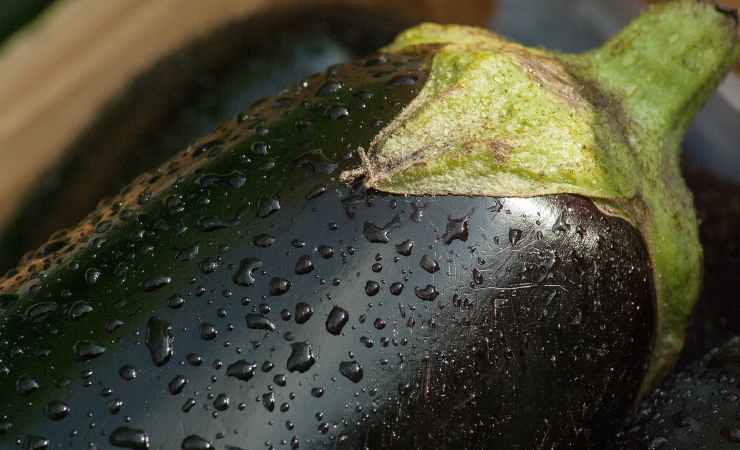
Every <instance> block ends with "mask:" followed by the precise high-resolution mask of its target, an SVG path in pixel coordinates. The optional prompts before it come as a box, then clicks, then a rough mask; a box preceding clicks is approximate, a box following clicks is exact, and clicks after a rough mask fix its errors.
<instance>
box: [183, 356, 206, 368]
mask: <svg viewBox="0 0 740 450" xmlns="http://www.w3.org/2000/svg"><path fill="white" fill-rule="evenodd" d="M185 359H186V360H187V362H188V364H190V365H191V366H193V367H200V366H201V365H203V357H202V356H200V355H198V354H197V353H188V354H187V356H185Z"/></svg>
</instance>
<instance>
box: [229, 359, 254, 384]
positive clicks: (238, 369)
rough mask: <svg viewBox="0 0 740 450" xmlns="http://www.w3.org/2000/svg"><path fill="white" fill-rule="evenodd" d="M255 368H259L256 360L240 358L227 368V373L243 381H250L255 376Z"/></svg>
mask: <svg viewBox="0 0 740 450" xmlns="http://www.w3.org/2000/svg"><path fill="white" fill-rule="evenodd" d="M255 370H257V363H256V362H253V361H247V360H246V359H240V360H238V361H236V362H234V363H232V364H230V365H229V367H227V368H226V375H228V376H230V377H234V378H236V379H238V380H241V381H249V380H250V379H252V377H253V376H254V372H255Z"/></svg>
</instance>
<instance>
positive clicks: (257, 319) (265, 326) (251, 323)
mask: <svg viewBox="0 0 740 450" xmlns="http://www.w3.org/2000/svg"><path fill="white" fill-rule="evenodd" d="M246 319H247V327H248V328H251V329H253V330H269V331H274V330H275V324H274V323H272V321H271V320H270V319H268V318H267V317H265V316H263V315H261V314H254V313H249V314H247V316H246Z"/></svg>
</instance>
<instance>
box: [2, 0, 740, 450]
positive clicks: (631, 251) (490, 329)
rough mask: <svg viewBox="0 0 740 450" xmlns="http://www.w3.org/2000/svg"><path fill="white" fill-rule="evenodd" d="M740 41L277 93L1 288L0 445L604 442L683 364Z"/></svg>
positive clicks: (500, 44)
mask: <svg viewBox="0 0 740 450" xmlns="http://www.w3.org/2000/svg"><path fill="white" fill-rule="evenodd" d="M735 26H736V22H735V20H734V19H733V17H732V15H731V14H727V13H725V12H722V11H719V10H717V9H715V8H714V7H713V6H710V5H706V4H703V3H698V2H693V1H680V2H675V3H670V4H667V5H664V6H658V7H655V8H653V9H651V10H650V11H649V12H647V13H646V14H645V15H644V16H642V17H641V18H639V19H638V20H637V21H636V22H634V23H633V24H632V25H630V26H629V27H628V28H627V29H626V30H625V31H623V32H622V33H621V34H620V35H618V36H617V37H616V38H614V39H613V40H611V41H609V42H608V43H607V44H606V45H605V46H604V47H602V48H601V49H597V50H595V51H593V52H589V53H586V54H582V55H560V54H554V53H549V52H545V51H544V50H536V49H527V48H525V47H523V46H520V45H517V44H514V43H511V42H508V41H505V40H503V39H502V38H500V37H498V36H496V35H493V34H491V33H489V32H486V31H483V30H478V29H474V28H468V27H460V26H440V25H433V24H427V25H422V26H419V27H417V28H413V29H411V30H408V31H406V32H404V33H403V34H402V35H400V36H399V37H398V38H397V40H396V41H395V42H394V43H393V44H391V45H390V46H388V47H386V48H385V49H383V50H382V51H381V52H380V53H378V54H376V55H373V56H371V57H368V58H364V59H361V60H359V61H356V62H354V63H351V64H345V65H337V66H333V67H331V68H329V69H328V70H327V71H326V72H325V73H323V74H318V75H315V76H312V77H309V78H307V79H306V80H304V81H303V82H301V83H299V84H297V85H295V86H293V87H291V88H289V89H286V90H285V91H282V92H281V93H279V94H278V95H276V96H274V97H269V98H265V99H263V100H260V101H257V102H256V103H255V104H253V105H252V106H250V108H249V109H248V110H247V111H246V112H244V113H241V114H239V115H237V117H235V118H234V119H233V120H231V121H229V122H227V123H225V124H223V125H221V126H220V127H219V128H218V129H217V130H216V131H214V132H213V133H211V134H209V135H207V136H205V137H203V138H202V139H200V140H198V141H197V142H196V143H194V144H193V145H191V146H189V147H188V148H187V149H186V150H185V151H183V152H182V153H181V154H180V155H178V156H177V157H175V158H174V159H172V160H171V161H170V162H168V163H166V164H165V165H163V166H162V167H161V168H160V169H158V170H156V171H153V172H151V173H147V174H144V175H142V176H141V177H139V178H138V179H137V180H135V181H134V182H133V183H132V184H130V185H129V186H128V187H127V188H125V189H124V190H123V191H122V192H121V193H120V195H118V196H117V197H115V198H112V199H110V200H108V201H106V202H103V203H102V204H101V205H100V206H99V208H98V209H97V210H96V211H94V212H93V213H91V214H90V215H89V216H88V217H87V218H86V219H85V220H84V221H82V222H81V223H80V224H79V225H78V226H77V227H75V228H72V229H69V230H63V231H60V232H58V233H56V234H55V235H53V236H52V237H51V238H50V240H49V242H47V243H46V244H45V245H44V246H42V247H41V248H40V249H39V250H38V251H37V252H36V253H35V254H34V255H33V257H32V258H30V259H29V260H28V261H26V262H25V263H24V264H23V265H21V266H19V267H18V268H17V269H14V270H12V271H10V272H9V273H8V274H6V276H5V278H4V279H3V280H1V281H0V292H2V294H0V336H2V339H1V340H0V344H1V345H0V361H1V363H0V364H1V366H0V373H1V374H2V376H0V383H2V384H0V386H2V387H3V388H4V389H5V391H4V392H7V393H8V397H7V398H6V399H5V400H3V401H2V402H1V403H0V405H1V406H0V411H1V412H0V414H3V416H2V421H1V422H0V433H1V434H0V444H2V446H4V447H6V448H11V447H13V446H14V445H18V446H20V447H21V448H32V449H43V448H110V447H111V446H112V447H114V448H129V449H150V448H151V449H171V448H181V449H184V450H194V449H208V448H226V449H231V450H234V449H253V448H261V447H266V448H276V449H277V448H309V449H312V448H339V449H345V448H347V449H349V448H371V449H373V448H399V449H400V448H404V449H405V448H438V449H439V448H441V449H447V448H449V449H452V448H455V449H460V448H522V449H529V448H588V447H596V448H603V447H604V446H605V445H606V444H607V442H608V440H609V439H610V438H611V437H613V435H614V433H615V432H616V430H617V428H618V426H619V424H620V422H621V420H622V419H623V418H624V416H625V415H626V413H627V412H628V411H629V410H630V409H631V408H632V406H633V405H634V403H635V402H636V400H637V399H638V398H639V396H640V395H641V393H644V392H646V391H647V390H648V389H649V388H650V387H651V386H652V385H653V384H654V383H655V382H656V381H657V380H658V379H659V378H660V376H661V375H662V374H663V373H665V372H666V370H667V369H668V368H669V367H670V366H671V364H672V362H673V360H675V358H676V356H677V354H678V351H679V350H680V348H681V344H682V340H683V335H684V333H685V328H686V320H687V317H688V314H689V311H690V310H691V307H692V306H693V304H694V302H695V300H696V294H697V292H698V289H699V284H700V276H701V267H700V260H701V249H700V246H699V244H698V239H697V230H696V219H695V215H694V212H693V208H692V205H691V198H690V195H689V193H688V191H687V189H686V187H685V185H684V184H683V181H682V179H681V177H680V174H679V172H678V170H679V168H678V167H679V166H678V151H677V148H678V144H679V142H680V138H681V135H682V132H683V130H684V129H685V127H686V126H687V125H688V123H689V120H690V117H691V115H692V114H693V113H694V112H696V110H697V109H698V108H699V107H700V106H701V104H702V101H703V99H704V98H706V96H708V95H709V94H710V93H711V92H712V89H713V88H714V87H715V86H716V84H717V83H718V82H719V80H720V79H721V77H722V75H723V74H724V72H725V71H727V70H728V69H729V67H730V66H731V65H732V64H733V63H734V61H735V59H736V57H737V54H738V47H737V42H736V40H737V39H736V36H735ZM638 37H639V38H640V39H637V38H638Z"/></svg>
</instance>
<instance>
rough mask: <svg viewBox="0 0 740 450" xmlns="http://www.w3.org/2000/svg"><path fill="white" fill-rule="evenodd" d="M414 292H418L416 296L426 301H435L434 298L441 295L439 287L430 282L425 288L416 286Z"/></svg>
mask: <svg viewBox="0 0 740 450" xmlns="http://www.w3.org/2000/svg"><path fill="white" fill-rule="evenodd" d="M414 294H416V297H417V298H419V299H420V300H425V301H429V302H431V301H434V299H436V298H437V296H438V295H439V292H437V288H436V287H434V286H432V285H431V284H428V285H427V286H426V287H424V288H420V287H416V288H414Z"/></svg>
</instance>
